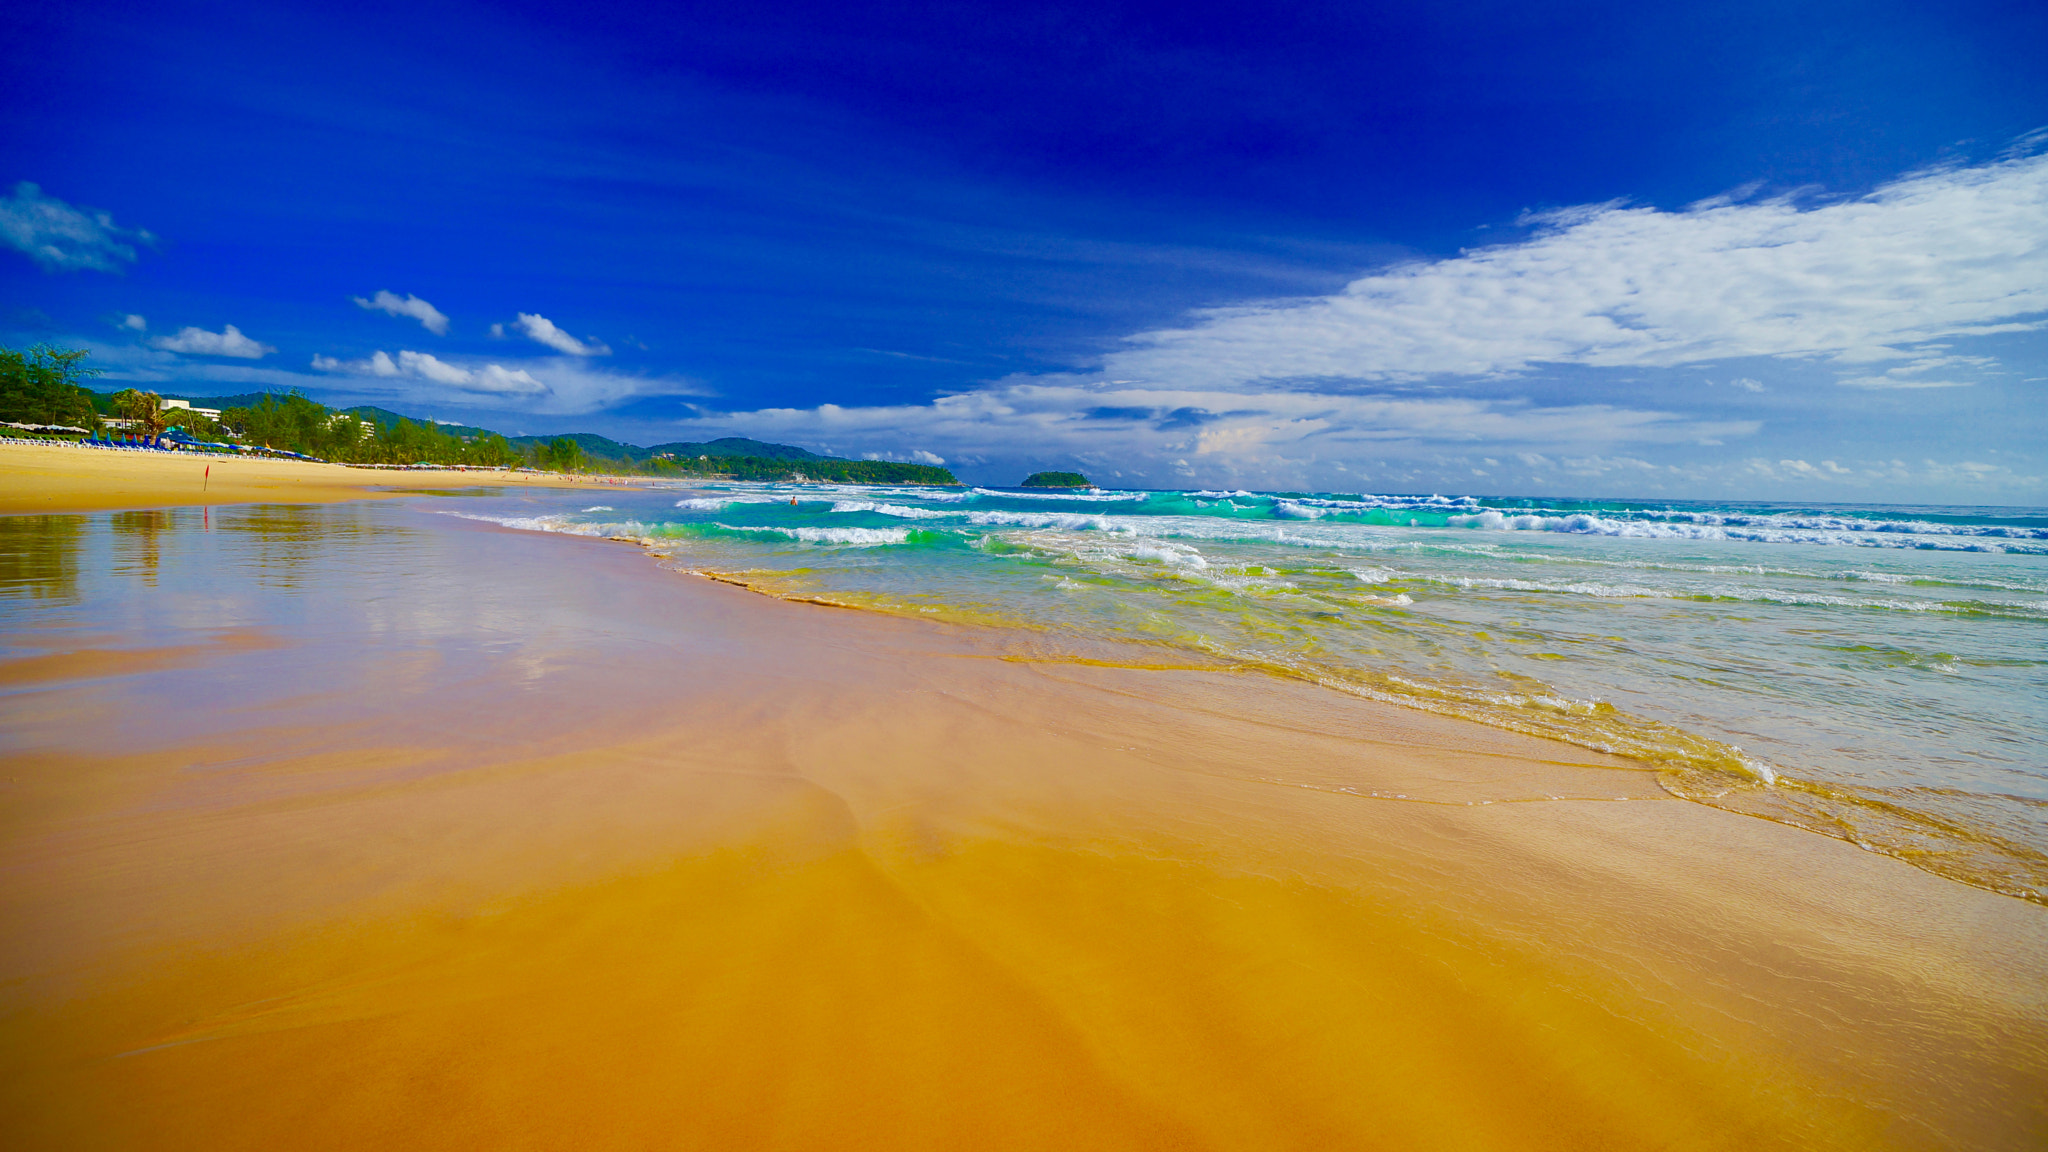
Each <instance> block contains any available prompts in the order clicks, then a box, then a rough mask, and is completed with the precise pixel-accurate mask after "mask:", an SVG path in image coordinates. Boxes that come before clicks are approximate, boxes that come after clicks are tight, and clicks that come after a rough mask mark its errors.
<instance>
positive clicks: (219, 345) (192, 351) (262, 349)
mask: <svg viewBox="0 0 2048 1152" xmlns="http://www.w3.org/2000/svg"><path fill="white" fill-rule="evenodd" d="M133 319H140V317H134V318H133ZM149 346H150V347H152V348H161V349H162V350H164V351H166V352H182V353H184V354H186V355H188V356H232V357H235V358H236V359H239V360H261V359H262V358H263V357H265V356H267V355H269V354H270V353H272V352H275V351H277V349H275V348H272V347H271V346H270V345H268V344H260V343H258V342H256V341H254V340H251V339H249V338H248V337H247V336H244V335H242V330H241V329H239V328H237V327H235V326H234V325H233V324H229V325H227V326H226V327H224V328H222V329H221V330H220V331H218V332H208V331H207V330H206V329H204V328H181V329H179V330H178V334H177V335H176V336H159V337H157V338H156V339H154V340H151V341H150V342H149Z"/></svg>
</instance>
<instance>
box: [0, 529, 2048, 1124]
mask: <svg viewBox="0 0 2048 1152" xmlns="http://www.w3.org/2000/svg"><path fill="white" fill-rule="evenodd" d="M229 515H231V516H235V515H249V516H250V519H249V524H248V526H247V527H245V528H241V529H238V531H241V532H242V533H243V536H249V535H251V534H255V533H260V532H262V531H269V532H271V533H272V534H273V535H279V538H281V539H289V540H291V541H294V542H295V546H297V547H298V548H299V549H300V552H301V554H302V555H301V558H300V559H299V560H298V561H297V563H298V564H299V569H296V570H295V571H297V573H298V574H297V575H295V576H294V578H293V579H294V581H295V583H293V584H292V585H291V588H292V592H291V596H292V597H294V598H296V600H297V601H298V602H301V603H315V604H319V605H323V606H325V607H327V608H329V609H332V610H334V611H335V612H336V615H335V616H334V618H333V620H332V621H329V622H327V623H325V624H322V625H321V626H320V627H317V628H315V627H301V626H298V625H295V624H294V623H292V618H291V617H290V616H289V615H274V616H269V617H266V616H265V615H264V613H263V612H261V611H256V610H255V609H254V608H251V609H250V610H249V611H247V612H244V613H243V614H242V615H241V616H238V617H236V619H238V620H241V621H242V622H241V623H239V624H237V625H236V626H235V627H232V628H222V627H219V626H217V625H218V623H219V622H218V621H217V620H216V621H212V622H211V624H212V625H213V626H198V625H195V624H193V623H190V622H187V623H183V624H178V623H176V622H175V618H174V614H172V613H170V612H169V610H168V609H167V610H165V611H166V614H165V616H164V618H163V620H161V621H159V623H160V624H162V625H163V626H161V627H157V628H152V629H147V630H145V632H146V633H147V639H146V640H145V641H143V642H141V643H138V642H137V641H136V640H135V639H134V637H133V635H132V634H126V633H118V632H112V633H110V632H108V631H107V629H108V628H110V627H112V626H111V625H109V624H101V625H95V626H91V627H87V626H84V625H81V626H79V627H78V628H76V629H74V630H73V634H70V635H61V634H60V635H55V636H53V635H51V634H48V633H46V634H44V635H42V636H40V637H25V636H22V635H20V634H17V638H16V639H17V643H18V644H20V645H22V646H24V647H29V648H33V647H34V646H35V645H37V644H42V645H45V646H46V647H44V648H41V649H37V650H36V651H37V652H38V653H39V654H40V656H42V657H50V656H68V657H69V658H70V663H68V664H66V663H63V662H62V661H56V662H51V661H48V660H45V662H44V663H42V664H40V665H36V664H30V663H28V662H29V661H34V660H36V659H38V658H39V657H38V655H30V656H28V657H25V658H23V659H22V660H15V661H10V662H9V664H8V667H9V670H10V672H11V673H14V674H13V675H11V676H10V679H9V685H10V687H11V688H12V691H11V692H10V694H9V695H8V696H7V697H5V698H4V701H5V702H4V705H0V706H4V707H5V709H6V711H7V715H8V718H9V722H8V724H7V726H6V730H7V732H8V733H9V736H8V748H9V752H8V760H9V766H8V771H9V773H10V777H9V782H8V784H7V785H6V791H7V794H8V796H9V798H10V804H9V806H8V811H9V818H8V820H7V823H6V826H5V832H4V835H0V874H4V875H7V876H8V877H10V881H9V883H8V884H7V886H6V891H5V893H4V899H5V908H4V923H5V925H6V926H7V931H6V932H5V933H0V935H4V936H5V937H6V938H7V940H8V941H10V943H9V944H8V945H6V947H5V950H4V952H0V961H4V981H0V988H4V989H6V991H4V992H0V1003H4V1004H5V1005H6V1009H7V1010H6V1012H5V1024H4V1025H0V1027H4V1028H5V1029H6V1037H5V1043H4V1044H0V1050H4V1051H5V1052H7V1053H9V1054H10V1055H9V1058H8V1071H9V1075H8V1077H7V1080H8V1081H9V1083H10V1084H11V1085H12V1087H10V1088H9V1089H7V1090H6V1091H5V1093H4V1103H0V1108H4V1109H5V1112H4V1115H5V1117H6V1120H5V1125H6V1127H7V1128H8V1129H9V1130H10V1131H14V1132H17V1133H19V1134H22V1135H23V1136H24V1137H26V1139H25V1141H24V1146H32V1147H40V1146H57V1145H59V1144H65V1145H67V1146H76V1144H77V1143H83V1144H89V1145H106V1146H135V1145H139V1144H143V1143H147V1144H149V1145H151V1146H159V1147H181V1146H194V1147H197V1146H201V1145H205V1146H209V1147H238V1146H247V1147H258V1146H264V1145H266V1144H269V1145H273V1146H274V1145H275V1144H276V1143H278V1142H280V1141H287V1142H293V1143H298V1144H300V1145H301V1146H329V1145H332V1146H343V1145H359V1144H361V1143H364V1142H370V1141H377V1142H381V1143H386V1144H392V1145H396V1146H422V1147H425V1146H437V1147H447V1146H479V1147H484V1146H504V1145H505V1144H507V1143H517V1142H521V1141H525V1142H531V1143H536V1144H549V1143H557V1144H559V1143H570V1142H575V1143H580V1144H581V1145H582V1146H605V1145H607V1144H615V1145H616V1146H653V1145H666V1146H680V1147H693V1146H702V1147H719V1146H723V1147H731V1146H735V1145H742V1146H752V1145H762V1146H766V1145H778V1146H790V1145H808V1146H821V1145H833V1146H867V1145H872V1146H890V1147H908V1146H933V1147H937V1146H954V1145H958V1144H964V1143H976V1142H978V1143H982V1144H988V1143H995V1144H998V1145H1002V1146H1014V1147H1032V1146H1051V1145H1062V1146H1070V1147H1071V1146H1104V1147H1118V1146H1120V1147H1129V1146H1149V1145H1162V1146H1196V1147H1203V1146H1208V1147H1295V1146H1306V1145H1308V1144H1312V1143H1320V1144H1322V1145H1323V1146H1333V1145H1344V1146H1354V1147H1417V1146H1437V1147H1502V1148H1526V1147H1585V1146H1588V1145H1606V1146H1663V1147H1767V1146H1785V1147H2026V1146H2029V1145H2030V1143H2031V1142H2032V1141H2034V1140H2038V1139H2039V1138H2040V1136H2041V1135H2042V1133H2043V1132H2044V1131H2048V1118H2044V1117H2043V1115H2042V1112H2041V1108H2040V1103H2039V1101H2040V1100H2041V1099H2042V1098H2043V1093H2042V1087H2043V1073H2042V1069H2043V1067H2044V1064H2048V1061H2044V1058H2043V1057H2044V1054H2048V1007H2044V1005H2043V1003H2042V997H2041V995H2040V993H2039V991H2038V989H2039V988H2040V987H2042V986H2044V983H2048V982H2044V981H2043V980H2042V978H2041V977H2042V975H2043V961H2042V959H2041V957H2042V956H2044V955H2048V914H2044V910H2043V909H2042V908H2040V907H2038V906H2035V905H2029V904H2026V903H2023V902H2021V901H2017V900H2012V899H2009V898H2005V897H1999V896H1995V895H1991V894H1988V893H1984V892H1980V891H1977V890H1974V889H1970V888H1967V887H1964V886H1962V885H1959V884H1955V883H1952V882H1949V881H1945V880H1942V879H1940V878H1938V877H1934V876H1932V875H1929V874H1927V873H1924V872H1921V871H1918V870H1916V869H1914V868H1911V867H1909V866H1907V865H1905V864H1903V863H1901V862H1899V861H1897V860H1893V859H1890V858H1887V857H1881V856H1876V855H1872V854H1870V853H1865V852H1862V851H1859V850H1857V849H1855V848H1853V847H1850V846H1848V845H1846V844H1842V843H1840V842H1838V841H1834V840H1829V839H1826V838H1823V837H1820V836H1816V835H1812V834H1810V833H1805V832H1801V831H1797V830H1794V829H1791V828H1786V827H1784V826H1781V825H1775V824H1771V823H1768V822H1766V821H1761V820H1754V819H1749V818H1746V817H1742V816H1739V815H1733V814H1730V813H1726V812H1720V811H1717V810H1714V809H1710V808H1705V807H1703V806H1700V805H1697V804H1690V803H1687V802H1684V801H1679V800H1675V799H1671V798H1669V797H1667V796H1665V795H1663V794H1662V792H1661V791H1660V790H1659V789H1658V788H1657V786H1656V784H1655V780H1654V774H1653V773H1652V772H1649V771H1647V770H1644V769H1642V768H1641V767H1640V766H1637V765H1634V764H1632V763H1630V762H1627V761H1620V760H1616V759H1614V758H1611V757H1604V756H1600V755H1598V754H1595V753H1588V752H1584V751H1582V750H1580V749H1575V748H1570V747H1568V746H1563V745H1558V744H1555V743H1552V742H1546V741H1539V740H1535V739H1531V738H1527V737H1522V736H1518V735H1515V734H1512V733H1506V732H1501V731H1498V730H1493V729H1486V728H1482V727H1480V726H1478V725H1475V724H1470V723H1466V722H1461V721H1456V720H1447V719H1444V718H1440V717H1433V716H1428V715H1424V714H1420V713H1415V712H1411V711H1407V710H1403V709H1398V708H1394V707H1391V706H1383V705H1375V704H1372V703H1371V702H1367V701H1359V700H1355V699H1344V698H1337V697H1335V696H1334V694H1332V693H1329V692H1326V691H1324V690H1322V689H1318V688H1315V687H1313V686H1310V685H1306V684H1300V683H1289V682H1285V681H1280V680H1273V679H1269V678H1265V677H1259V676H1246V675H1236V674H1231V673H1227V672H1218V671H1209V670H1201V669H1192V668H1181V669H1172V668H1157V667H1152V668H1147V667H1142V666H1139V665H1141V664H1142V661H1140V660H1135V659H1131V658H1130V654H1129V653H1128V652H1127V651H1125V650H1122V649H1119V648H1118V647H1117V646H1114V645H1104V646H1102V647H1101V648H1100V649H1089V650H1086V651H1080V650H1072V649H1059V648H1046V647H1042V646H1040V645H1041V644H1042V641H1039V640H1037V639H1034V638H1031V637H1016V636H1008V635H1002V634H996V633H992V632H988V631H985V630H975V629H971V628H961V627H954V626H945V625H932V624H923V623H919V622H916V621H908V620H902V619H894V618H885V617H880V616H877V615H874V614H869V613H852V612H825V611H820V610H818V609H817V608H815V607H812V606H809V605H803V604H776V603H774V602H773V601H771V600H769V599H767V598H764V597H760V596H755V595H751V594H749V593H746V592H743V591H742V590H741V589H739V588H735V587H728V586H726V585H723V584H718V583H714V582H711V581H699V580H689V579H684V578H680V577H678V576H677V575H676V574H674V573H669V572H665V571H662V570H661V569H659V568H657V567H656V566H655V565H654V564H652V563H650V562H648V561H647V559H646V558H645V557H644V556H643V555H642V554H641V553H640V550H639V549H638V548H632V549H625V548H617V547H615V546H611V545H608V544H606V543H604V542H599V541H592V540H587V539H579V538H574V537H562V536H552V537H550V536H535V535H532V534H525V533H516V532H512V531H509V530H506V529H501V528H498V527H495V526H488V525H484V524H480V523H477V522H473V521H460V520H456V519H454V518H450V517H435V516H421V515H409V514H408V513H407V512H406V510H405V509H404V508H402V507H399V506H394V505H390V504H388V503H383V504H378V505H357V506H346V505H341V506H335V507H333V508H330V509H319V508H306V509H302V510H301V511H299V512H296V513H293V514H292V515H291V516H289V517H285V518H284V519H285V520H288V521H289V523H284V524H279V525H272V526H271V527H269V528H264V527H263V526H262V524H261V523H259V521H258V520H257V519H256V518H254V517H253V515H252V514H251V512H250V510H243V511H242V512H238V513H230V514H229ZM160 518H161V521H162V522H161V523H157V522H155V521H152V523H153V524H154V527H152V528H151V529H150V531H152V532H153V533H155V534H156V535H154V536H152V537H151V539H152V541H159V540H160V539H161V540H169V539H171V538H173V537H174V536H175V534H177V533H180V532H184V533H190V532H191V531H192V530H193V525H192V524H191V523H190V522H189V521H187V520H181V519H179V518H178V517H177V516H176V515H175V514H169V513H166V514H161V516H160ZM238 523H239V522H238ZM366 527H375V528H377V531H376V532H375V533H366V532H365V531H364V529H365V528H366ZM114 530H115V531H139V530H140V529H139V528H138V529H133V530H131V529H114ZM241 538H242V537H232V539H241ZM371 538H374V539H376V540H378V541H386V540H395V541H396V542H395V543H392V544H390V545H389V547H394V548H397V549H399V550H400V551H399V553H398V554H399V555H402V556H404V557H406V558H408V559H409V560H410V561H413V562H417V565H424V571H425V573H426V575H425V577H424V578H425V579H428V580H430V581H435V582H434V583H432V584H431V585H430V586H422V587H416V589H415V590H414V591H413V593H412V595H413V596H414V597H415V598H416V599H417V600H418V601H419V603H417V604H412V605H405V606H404V611H403V612H402V613H401V614H400V615H397V616H391V615H389V613H390V612H392V611H394V609H393V608H392V607H391V606H390V602H391V601H392V600H393V599H394V598H396V599H403V598H404V596H403V594H402V593H403V592H404V591H405V589H406V587H407V586H405V585H403V584H402V583H400V582H398V581H397V578H395V577H383V576H381V575H379V569H378V568H377V566H376V564H374V563H372V562H371V560H370V559H368V558H365V557H363V556H359V555H357V554H356V553H354V552H352V551H351V550H352V549H359V548H363V547H366V546H367V545H366V544H364V543H363V541H365V540H367V539H371ZM193 539H195V540H200V541H201V542H203V539H204V538H199V537H194V538H193ZM214 539H219V538H218V537H216V538H214ZM195 546H196V545H195ZM166 547H167V546H166ZM172 554H173V553H172V551H170V550H167V551H166V552H165V555H166V556H171V555H172ZM377 559H378V562H382V561H383V560H385V559H388V557H385V556H383V555H382V554H379V556H378V558H377ZM152 564H153V565H155V564H161V565H162V566H163V567H164V569H165V570H166V571H165V574H164V575H163V576H162V579H163V580H164V581H165V584H164V586H163V588H160V589H159V597H161V596H164V595H166V594H170V595H174V596H175V595H177V594H179V593H178V586H177V583H176V580H175V579H174V575H175V574H174V573H171V572H169V571H168V569H169V568H170V567H171V566H172V560H170V559H166V560H163V561H152ZM221 570H222V571H226V570H227V568H226V566H225V565H223V566H222V567H221ZM157 572H158V569H157V568H156V567H152V568H151V569H150V579H151V580H152V581H154V580H156V579H157V578H158V577H157ZM259 575H260V573H259ZM124 578H126V577H124ZM133 578H140V577H139V576H137V577H133ZM195 579H196V578H195ZM213 579H215V577H210V576H209V577H207V578H205V579H200V580H198V583H196V584H195V585H194V587H196V588H208V587H212V585H211V584H210V583H209V581H211V580H213ZM357 584H365V585H372V586H373V587H368V588H359V587H357ZM258 585H260V581H258ZM258 585H252V586H251V587H252V588H254V589H255V590H253V591H251V590H244V591H241V592H238V593H237V595H241V596H244V597H245V598H247V599H248V600H249V602H250V603H251V604H257V603H259V602H261V601H262V600H263V595H264V594H263V593H262V591H261V588H260V587H258ZM151 586H152V587H157V585H156V584H154V583H152V585H151ZM342 609H346V610H345V611H344V610H342ZM137 611H141V612H145V613H147V612H149V611H151V609H149V608H148V607H147V606H146V605H145V606H143V607H140V608H138V609H137ZM148 619H150V620H157V617H155V616H150V617H148ZM423 651H432V652H433V653H434V655H433V658H432V659H431V660H430V661H427V662H426V663H422V652H423ZM224 688H232V689H238V690H239V691H240V692H242V693H245V694H247V696H246V698H238V700H237V706H236V707H235V708H233V709H231V710H222V709H221V708H219V707H218V705H217V703H209V701H212V700H214V699H215V697H214V693H216V692H217V691H220V690H222V689H224ZM337 1069H338V1070H341V1073H342V1076H343V1078H342V1081H341V1082H339V1083H337V1082H336V1080H335V1078H334V1077H335V1071H336V1070H337ZM1931 1070H1933V1071H1931ZM117 1101H118V1102H120V1103H119V1104H118V1105H117V1104H116V1102H117ZM593 1116H602V1117H603V1118H604V1124H603V1125H602V1128H601V1130H598V1131H596V1132H595V1133H594V1134H593V1132H592V1130H591V1128H590V1127H589V1125H590V1118H591V1117H593ZM989 1132H997V1133H1001V1134H1003V1136H1002V1137H1001V1138H998V1139H995V1140H993V1141H991V1140H989V1139H988V1138H987V1134H988V1133H989ZM977 1137H979V1138H980V1139H979V1140H977Z"/></svg>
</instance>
